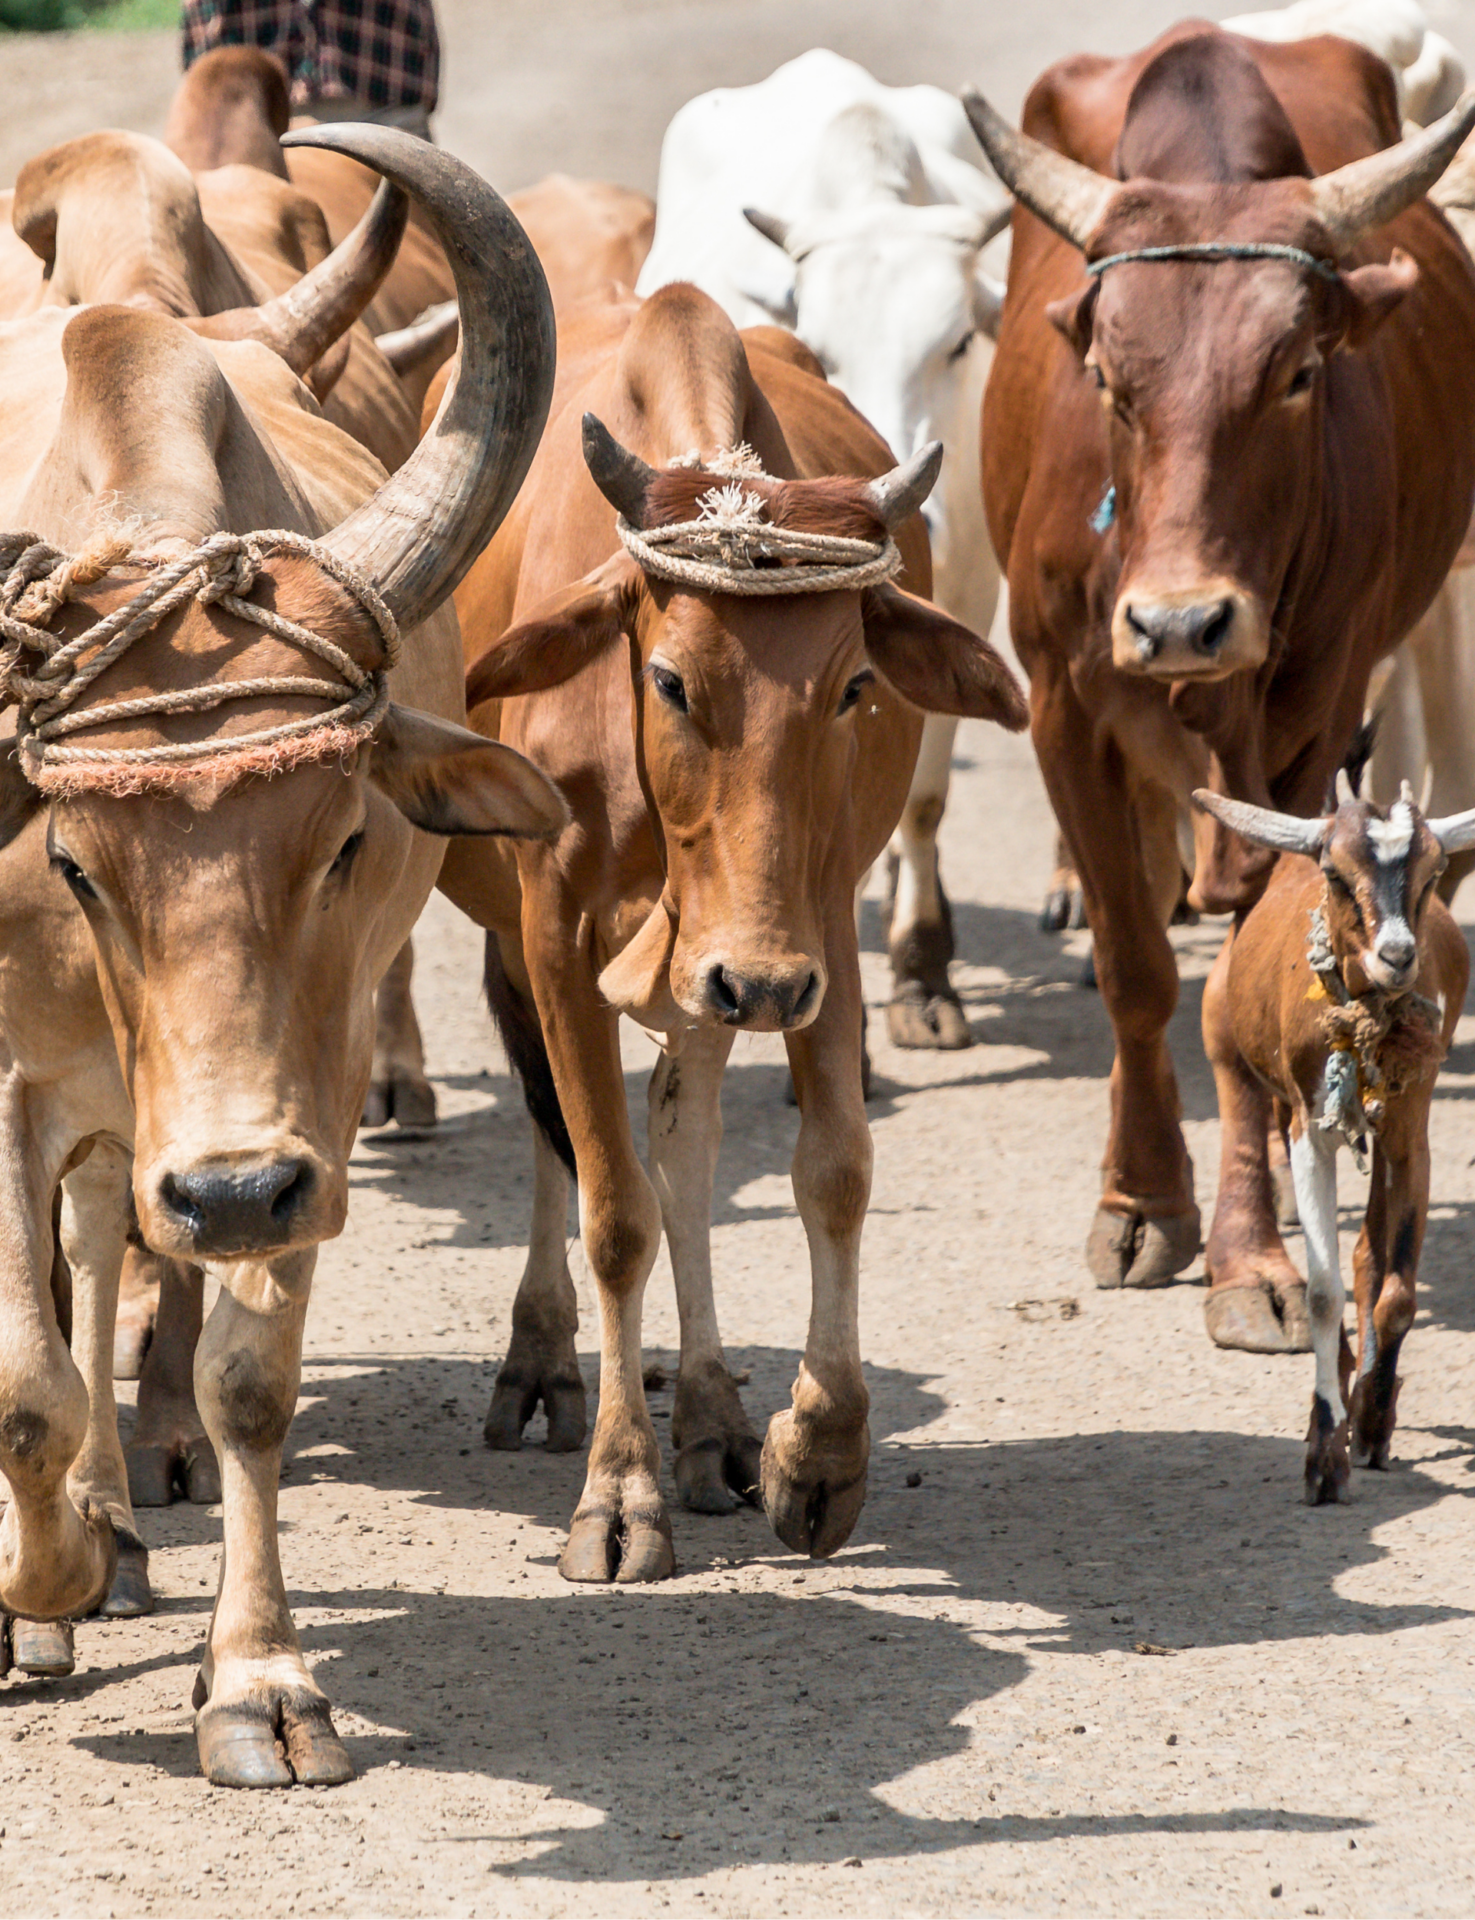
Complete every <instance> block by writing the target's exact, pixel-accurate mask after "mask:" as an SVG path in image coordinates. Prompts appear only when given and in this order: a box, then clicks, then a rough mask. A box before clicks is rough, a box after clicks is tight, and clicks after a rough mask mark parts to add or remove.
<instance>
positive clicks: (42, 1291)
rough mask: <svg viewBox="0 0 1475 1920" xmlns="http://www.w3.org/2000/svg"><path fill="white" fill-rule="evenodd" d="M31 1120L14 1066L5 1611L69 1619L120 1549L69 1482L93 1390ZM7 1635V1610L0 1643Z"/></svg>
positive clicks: (5, 1232) (8, 1212)
mask: <svg viewBox="0 0 1475 1920" xmlns="http://www.w3.org/2000/svg"><path fill="white" fill-rule="evenodd" d="M26 1120H27V1115H26V1110H25V1089H24V1087H23V1086H22V1085H21V1084H20V1082H19V1080H18V1079H17V1078H16V1076H14V1075H13V1074H12V1075H11V1076H9V1077H8V1079H7V1081H6V1083H5V1085H4V1089H3V1093H0V1122H5V1123H8V1124H5V1126H4V1133H5V1136H6V1138H5V1146H6V1148H7V1150H8V1151H7V1158H8V1160H9V1161H10V1164H11V1166H12V1168H13V1169H15V1168H18V1169H19V1178H17V1179H13V1180H11V1181H7V1182H6V1183H5V1184H4V1185H3V1187H0V1328H3V1330H4V1333H3V1338H0V1474H3V1475H4V1477H5V1480H6V1481H7V1482H8V1486H9V1493H10V1500H9V1504H8V1505H7V1506H6V1508H5V1513H4V1517H3V1519H0V1616H4V1615H6V1614H12V1615H16V1616H19V1617H21V1618H24V1619H30V1620H63V1619H69V1618H74V1617H76V1616H78V1615H81V1614H84V1613H90V1612H91V1611H92V1610H93V1609H94V1608H95V1607H98V1606H100V1605H101V1604H102V1602H103V1600H104V1599H105V1598H106V1596H107V1592H108V1589H109V1587H110V1586H111V1585H112V1580H113V1574H114V1572H115V1571H116V1569H117V1559H118V1547H117V1541H116V1538H115V1536H114V1533H113V1522H112V1519H111V1517H110V1515H109V1513H108V1511H107V1509H106V1507H104V1506H100V1505H94V1504H93V1503H92V1502H91V1501H88V1500H84V1502H83V1504H82V1505H80V1506H79V1505H78V1504H77V1502H76V1501H74V1500H73V1498H72V1496H71V1493H70V1492H69V1490H68V1486H67V1474H68V1470H69V1469H70V1467H71V1465H72V1462H73V1461H74V1460H75V1459H76V1458H77V1456H78V1454H79V1453H80V1452H81V1450H82V1446H83V1443H84V1441H85V1440H86V1438H87V1423H88V1398H87V1387H86V1384H85V1383H84V1381H83V1378H82V1375H81V1374H80V1372H79V1371H78V1370H77V1366H76V1364H75V1362H74V1361H73V1359H72V1356H71V1353H70V1352H69V1351H68V1348H67V1343H66V1341H65V1339H64V1338H63V1337H62V1332H61V1328H60V1327H59V1326H58V1324H57V1317H56V1301H55V1298H54V1295H53V1291H52V1255H53V1249H54V1245H55V1239H54V1232H53V1227H52V1193H53V1189H54V1183H55V1178H56V1176H55V1174H54V1173H53V1174H51V1175H50V1176H48V1175H47V1174H46V1173H45V1172H44V1170H43V1169H41V1168H40V1167H38V1166H36V1165H35V1164H34V1161H33V1159H32V1154H33V1152H34V1148H33V1144H32V1135H31V1131H30V1129H29V1128H28V1126H27V1125H26ZM110 1357H111V1356H110ZM8 1637H9V1634H8V1628H7V1627H6V1626H5V1624H4V1622H3V1618H0V1640H8ZM7 1657H8V1656H7Z"/></svg>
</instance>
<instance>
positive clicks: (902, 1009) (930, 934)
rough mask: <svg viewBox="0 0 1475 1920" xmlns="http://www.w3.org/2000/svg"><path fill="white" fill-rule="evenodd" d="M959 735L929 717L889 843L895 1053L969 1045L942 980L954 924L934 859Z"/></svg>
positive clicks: (890, 1026)
mask: <svg viewBox="0 0 1475 1920" xmlns="http://www.w3.org/2000/svg"><path fill="white" fill-rule="evenodd" d="M957 731H958V723H957V721H956V720H955V719H953V718H951V717H950V716H948V715H945V714H929V715H928V716H927V719H926V721H925V723H924V724H923V727H922V745H921V748H920V750H919V752H918V754H917V765H916V770H915V772H914V773H913V774H912V784H911V789H910V791H909V792H908V794H907V799H906V806H905V807H904V808H903V809H902V815H901V819H900V821H899V822H898V824H897V829H896V834H895V836H894V838H893V840H892V843H891V856H890V857H891V861H892V864H893V871H894V874H895V881H896V891H895V897H894V899H893V902H892V908H891V928H890V932H889V934H888V936H887V944H888V946H889V948H890V952H891V1002H890V1004H889V1006H888V1007H887V1009H886V1028H887V1032H888V1033H889V1034H890V1036H891V1044H892V1045H893V1046H894V1047H937V1048H942V1049H951V1048H957V1047H971V1046H972V1044H973V1033H972V1030H971V1029H970V1027H969V1025H968V1021H967V1018H966V1016H965V1015H964V1012H963V1003H962V1001H961V1000H959V998H958V995H957V992H956V990H955V989H954V987H953V984H952V981H951V980H950V979H949V978H948V966H949V964H950V963H951V961H952V958H953V952H954V948H953V916H952V910H951V908H950V907H949V905H948V899H947V895H946V894H945V893H944V892H943V889H942V874H941V871H940V869H939V866H938V859H937V834H938V829H939V828H940V827H941V825H942V816H943V812H944V810H945V808H946V806H947V793H948V782H949V780H950V779H951V777H952V766H953V739H954V736H955V735H956V733H957Z"/></svg>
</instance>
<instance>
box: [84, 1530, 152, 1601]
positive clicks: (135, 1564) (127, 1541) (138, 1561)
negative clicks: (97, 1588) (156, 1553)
mask: <svg viewBox="0 0 1475 1920" xmlns="http://www.w3.org/2000/svg"><path fill="white" fill-rule="evenodd" d="M153 1610H154V1594H153V1589H152V1587H150V1585H149V1550H148V1548H147V1547H146V1546H145V1545H144V1544H143V1542H142V1540H140V1539H138V1538H137V1536H136V1535H130V1534H127V1533H124V1532H123V1531H122V1529H121V1528H120V1529H119V1530H118V1571H117V1572H116V1573H115V1574H114V1575H113V1584H112V1585H111V1586H110V1587H109V1588H108V1595H107V1598H106V1600H104V1601H103V1603H102V1605H101V1606H100V1607H99V1608H98V1610H97V1611H98V1613H99V1614H100V1615H101V1616H102V1618H103V1619H104V1620H137V1619H139V1618H140V1617H141V1616H142V1615H143V1614H145V1613H152V1612H153Z"/></svg>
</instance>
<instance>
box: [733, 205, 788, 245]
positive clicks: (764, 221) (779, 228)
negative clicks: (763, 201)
mask: <svg viewBox="0 0 1475 1920" xmlns="http://www.w3.org/2000/svg"><path fill="white" fill-rule="evenodd" d="M743 218H744V219H745V220H746V221H747V223H748V225H749V226H750V227H752V228H753V230H754V232H755V233H761V234H762V235H763V238H764V239H765V240H771V241H772V242H773V244H774V245H775V246H776V247H782V248H783V250H784V251H785V253H787V252H788V250H789V235H790V233H792V231H793V229H792V227H790V225H789V223H788V221H787V220H780V219H779V217H778V215H777V214H776V213H764V212H763V210H762V208H761V207H744V208H743Z"/></svg>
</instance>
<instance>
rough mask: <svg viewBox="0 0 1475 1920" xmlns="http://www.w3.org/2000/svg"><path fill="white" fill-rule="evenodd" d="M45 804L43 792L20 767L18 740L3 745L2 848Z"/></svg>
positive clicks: (0, 771)
mask: <svg viewBox="0 0 1475 1920" xmlns="http://www.w3.org/2000/svg"><path fill="white" fill-rule="evenodd" d="M43 804H44V798H43V796H42V794H41V793H40V791H39V790H38V789H37V788H36V787H33V786H32V785H31V783H30V781H29V780H28V779H27V778H26V776H25V774H24V772H23V771H22V769H21V763H20V755H19V754H18V753H17V752H16V750H15V742H14V741H13V740H7V741H5V742H4V743H3V744H0V849H3V848H5V847H8V846H9V845H10V843H11V841H12V840H13V839H14V838H15V836H16V835H17V834H18V833H19V832H20V830H21V828H22V827H23V826H25V824H26V822H27V821H28V820H30V819H31V817H32V815H33V814H35V813H37V812H38V811H39V810H40V808H41V807H42V805H43Z"/></svg>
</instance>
